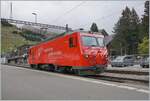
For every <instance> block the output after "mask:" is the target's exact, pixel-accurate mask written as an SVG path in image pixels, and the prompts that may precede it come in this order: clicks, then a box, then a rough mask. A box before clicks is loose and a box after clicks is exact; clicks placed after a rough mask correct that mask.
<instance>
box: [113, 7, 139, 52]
mask: <svg viewBox="0 0 150 101" xmlns="http://www.w3.org/2000/svg"><path fill="white" fill-rule="evenodd" d="M139 23H140V20H139V17H138V15H137V13H136V11H135V10H134V8H132V10H130V9H129V8H128V7H126V8H125V9H124V10H123V12H122V16H121V17H120V19H119V20H118V22H117V23H116V24H115V27H114V33H115V36H114V39H113V41H112V44H111V45H112V48H113V50H117V51H118V53H119V54H121V53H124V54H136V53H137V52H138V49H137V48H138V38H139V37H138V36H139Z"/></svg>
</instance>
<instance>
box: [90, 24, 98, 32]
mask: <svg viewBox="0 0 150 101" xmlns="http://www.w3.org/2000/svg"><path fill="white" fill-rule="evenodd" d="M90 30H91V31H92V32H98V27H97V25H96V23H93V24H92V26H91V28H90Z"/></svg>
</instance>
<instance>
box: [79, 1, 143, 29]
mask: <svg viewBox="0 0 150 101" xmlns="http://www.w3.org/2000/svg"><path fill="white" fill-rule="evenodd" d="M140 6H143V3H142V4H141V3H140V4H139V5H138V7H137V9H138V8H139V7H140ZM118 13H119V14H120V10H119V11H116V12H113V13H111V14H108V15H106V16H102V17H99V18H97V19H96V20H95V21H98V20H101V21H103V20H104V19H107V18H110V17H113V16H114V15H116V14H118ZM89 23H90V22H88V23H86V24H84V25H82V26H84V27H85V26H87V25H89Z"/></svg>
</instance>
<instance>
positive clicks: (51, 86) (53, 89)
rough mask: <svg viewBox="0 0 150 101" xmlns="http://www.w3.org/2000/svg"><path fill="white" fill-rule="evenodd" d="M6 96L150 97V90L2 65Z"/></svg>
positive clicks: (23, 98) (135, 98) (5, 98)
mask: <svg viewBox="0 0 150 101" xmlns="http://www.w3.org/2000/svg"><path fill="white" fill-rule="evenodd" d="M1 71H2V79H1V80H2V99H3V100H148V99H149V96H148V93H149V92H148V90H147V89H144V88H141V87H139V88H136V87H130V86H124V85H121V84H117V83H112V82H108V81H107V82H105V81H103V80H94V79H89V78H83V77H74V76H68V75H63V74H58V73H50V72H45V71H38V70H32V69H26V68H21V67H15V66H7V65H2V69H1Z"/></svg>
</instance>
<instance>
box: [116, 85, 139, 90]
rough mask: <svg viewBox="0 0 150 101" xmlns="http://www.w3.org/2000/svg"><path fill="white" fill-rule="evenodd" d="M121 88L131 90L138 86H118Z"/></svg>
mask: <svg viewBox="0 0 150 101" xmlns="http://www.w3.org/2000/svg"><path fill="white" fill-rule="evenodd" d="M117 87H119V88H125V89H129V90H135V89H137V88H134V87H129V86H117Z"/></svg>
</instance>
